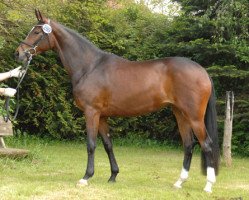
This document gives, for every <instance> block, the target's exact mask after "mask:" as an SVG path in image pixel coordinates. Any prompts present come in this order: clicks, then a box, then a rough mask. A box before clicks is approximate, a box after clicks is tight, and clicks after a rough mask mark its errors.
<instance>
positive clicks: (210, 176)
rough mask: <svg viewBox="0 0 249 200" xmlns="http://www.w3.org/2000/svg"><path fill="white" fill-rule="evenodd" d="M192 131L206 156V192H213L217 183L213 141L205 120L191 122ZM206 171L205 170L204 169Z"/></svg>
mask: <svg viewBox="0 0 249 200" xmlns="http://www.w3.org/2000/svg"><path fill="white" fill-rule="evenodd" d="M191 126H192V129H193V131H194V133H195V135H196V137H197V138H198V141H199V143H200V145H201V149H202V152H203V156H204V158H203V159H204V162H205V166H206V169H205V170H207V171H206V172H207V184H206V186H205V188H204V190H205V191H206V192H210V193H211V192H212V185H213V184H214V183H215V182H216V176H215V170H214V159H213V154H212V151H213V149H212V140H211V138H210V137H209V136H208V134H207V131H206V126H205V124H204V120H194V121H192V122H191ZM203 170H204V169H203Z"/></svg>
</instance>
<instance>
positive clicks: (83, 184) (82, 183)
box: [76, 179, 88, 187]
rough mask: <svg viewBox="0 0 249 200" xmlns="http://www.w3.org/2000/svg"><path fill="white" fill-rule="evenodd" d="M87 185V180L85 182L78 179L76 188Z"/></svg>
mask: <svg viewBox="0 0 249 200" xmlns="http://www.w3.org/2000/svg"><path fill="white" fill-rule="evenodd" d="M87 185H88V183H87V180H85V179H80V180H79V181H78V183H77V184H76V186H79V187H85V186H87Z"/></svg>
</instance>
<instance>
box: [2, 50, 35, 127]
mask: <svg viewBox="0 0 249 200" xmlns="http://www.w3.org/2000/svg"><path fill="white" fill-rule="evenodd" d="M31 60H32V54H30V57H29V60H28V62H27V64H26V66H25V69H24V73H23V74H22V76H21V77H19V80H18V83H17V86H16V90H17V94H16V97H17V103H16V111H15V114H14V117H13V118H11V117H10V105H9V104H10V97H6V99H5V102H4V106H3V110H5V111H6V115H4V114H3V119H4V121H5V122H8V120H10V121H15V120H16V117H17V115H18V112H19V108H20V104H19V101H20V89H19V88H20V85H21V83H22V81H23V79H24V77H25V75H26V73H27V71H28V68H29V64H30V62H31Z"/></svg>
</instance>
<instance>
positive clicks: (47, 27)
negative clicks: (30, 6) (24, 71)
mask: <svg viewBox="0 0 249 200" xmlns="http://www.w3.org/2000/svg"><path fill="white" fill-rule="evenodd" d="M37 26H40V27H41V28H42V33H43V34H42V36H41V37H40V38H39V39H38V40H37V41H36V42H35V43H34V44H28V43H26V42H24V41H22V42H21V47H22V44H25V45H27V46H29V47H31V48H29V49H26V50H24V49H23V47H22V49H23V50H24V53H25V55H26V56H27V58H28V62H30V61H31V60H32V57H33V55H35V54H36V48H37V47H38V45H39V43H40V42H41V41H42V40H43V39H44V36H48V34H49V33H51V32H52V28H51V26H50V20H48V23H44V24H42V25H40V24H38V25H35V26H34V27H33V28H32V29H31V31H30V33H31V32H32V30H33V29H34V28H35V27H37ZM30 33H29V34H30ZM29 34H28V36H29ZM47 38H48V43H49V46H50V42H49V37H47Z"/></svg>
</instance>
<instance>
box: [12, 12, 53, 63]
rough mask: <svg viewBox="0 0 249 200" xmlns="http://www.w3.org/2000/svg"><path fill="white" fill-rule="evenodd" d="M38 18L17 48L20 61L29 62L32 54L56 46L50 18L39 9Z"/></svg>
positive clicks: (16, 54)
mask: <svg viewBox="0 0 249 200" xmlns="http://www.w3.org/2000/svg"><path fill="white" fill-rule="evenodd" d="M35 15H36V18H37V20H38V23H37V25H35V26H34V27H33V28H32V29H31V31H30V32H29V34H28V35H27V37H26V38H25V40H24V41H22V42H21V44H20V45H19V47H18V48H17V49H16V52H15V57H16V59H17V60H18V61H22V62H23V63H27V62H28V61H30V60H31V59H32V56H34V55H36V54H39V53H42V52H44V51H47V50H49V49H52V48H53V46H54V41H53V34H52V27H51V25H50V20H49V19H47V18H45V17H44V16H43V15H42V14H41V12H40V11H39V10H37V9H36V10H35Z"/></svg>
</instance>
